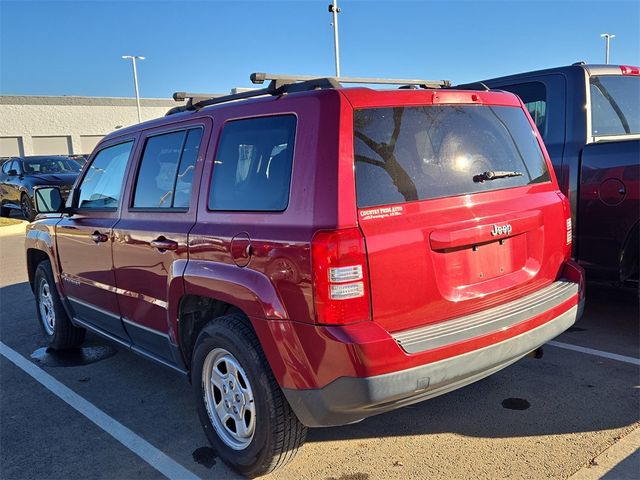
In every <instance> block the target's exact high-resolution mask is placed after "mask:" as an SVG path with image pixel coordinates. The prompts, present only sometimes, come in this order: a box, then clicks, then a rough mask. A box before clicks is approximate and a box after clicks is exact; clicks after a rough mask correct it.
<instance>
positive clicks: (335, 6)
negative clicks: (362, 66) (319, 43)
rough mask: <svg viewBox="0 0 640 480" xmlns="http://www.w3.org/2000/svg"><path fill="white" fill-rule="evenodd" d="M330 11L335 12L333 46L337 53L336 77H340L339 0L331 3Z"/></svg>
mask: <svg viewBox="0 0 640 480" xmlns="http://www.w3.org/2000/svg"><path fill="white" fill-rule="evenodd" d="M329 12H330V13H332V14H333V48H334V51H335V55H336V77H338V78H339V77H340V44H339V42H338V14H339V13H340V7H338V0H333V3H330V4H329Z"/></svg>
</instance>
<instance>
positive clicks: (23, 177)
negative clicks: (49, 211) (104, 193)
mask: <svg viewBox="0 0 640 480" xmlns="http://www.w3.org/2000/svg"><path fill="white" fill-rule="evenodd" d="M80 169H81V167H80V165H78V163H77V162H74V161H73V160H70V159H69V157H65V156H27V157H14V158H10V159H8V160H6V161H5V162H4V163H3V164H2V167H1V168H0V216H3V217H6V216H8V215H9V213H10V210H11V209H16V210H20V211H21V212H22V216H23V217H24V218H25V219H26V220H28V221H30V222H31V221H33V219H34V218H35V216H36V211H35V209H34V208H33V189H34V187H36V186H43V185H48V186H53V185H55V186H58V187H60V192H61V193H62V196H63V198H66V196H67V195H68V193H69V191H70V190H71V187H72V186H73V182H74V181H75V179H76V177H77V176H78V173H79V172H80Z"/></svg>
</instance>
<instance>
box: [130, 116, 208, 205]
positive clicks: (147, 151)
mask: <svg viewBox="0 0 640 480" xmlns="http://www.w3.org/2000/svg"><path fill="white" fill-rule="evenodd" d="M201 139H202V129H201V128H196V129H191V130H188V131H187V130H182V131H179V132H171V133H165V134H162V135H156V136H153V137H150V138H149V139H148V140H147V143H146V145H145V147H144V153H143V154H142V160H141V162H140V169H139V171H138V178H137V179H136V187H135V194H134V199H133V207H134V208H188V207H189V200H190V198H191V185H192V181H193V170H194V168H195V163H196V159H197V158H198V150H199V148H200V140H201Z"/></svg>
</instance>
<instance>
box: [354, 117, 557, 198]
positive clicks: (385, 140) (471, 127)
mask: <svg viewBox="0 0 640 480" xmlns="http://www.w3.org/2000/svg"><path fill="white" fill-rule="evenodd" d="M354 128H355V131H354V136H355V166H356V191H357V198H358V206H359V207H368V206H374V205H385V204H391V203H402V202H410V201H415V200H425V199H430V198H438V197H447V196H453V195H462V194H467V193H475V192H482V191H486V190H496V189H501V188H508V187H517V186H521V185H527V184H531V183H538V182H544V181H548V180H550V176H549V171H548V169H547V166H546V163H545V160H544V157H543V155H542V151H541V150H540V146H539V144H538V142H537V139H536V137H535V135H534V132H533V130H532V128H531V124H530V123H529V121H528V120H527V118H526V116H525V114H524V112H523V111H522V110H521V109H520V108H516V107H490V106H479V105H478V106H425V107H396V108H377V109H367V110H357V111H356V112H355V118H354ZM490 171H493V172H505V171H507V172H508V171H512V172H519V173H522V175H518V176H510V177H505V178H496V179H493V180H486V179H483V178H482V176H481V174H482V173H484V172H490Z"/></svg>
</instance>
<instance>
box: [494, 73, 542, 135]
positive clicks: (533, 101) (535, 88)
mask: <svg viewBox="0 0 640 480" xmlns="http://www.w3.org/2000/svg"><path fill="white" fill-rule="evenodd" d="M499 88H501V89H504V90H507V91H509V92H512V93H515V94H516V95H518V96H519V97H520V98H521V99H522V101H523V102H524V105H525V107H527V110H529V115H531V118H533V121H534V122H535V124H536V127H538V130H539V131H540V134H541V135H542V138H543V139H544V138H545V136H546V134H547V131H546V127H547V88H546V87H545V85H544V83H542V82H530V83H521V84H518V85H509V86H504V87H499Z"/></svg>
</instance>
